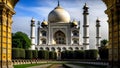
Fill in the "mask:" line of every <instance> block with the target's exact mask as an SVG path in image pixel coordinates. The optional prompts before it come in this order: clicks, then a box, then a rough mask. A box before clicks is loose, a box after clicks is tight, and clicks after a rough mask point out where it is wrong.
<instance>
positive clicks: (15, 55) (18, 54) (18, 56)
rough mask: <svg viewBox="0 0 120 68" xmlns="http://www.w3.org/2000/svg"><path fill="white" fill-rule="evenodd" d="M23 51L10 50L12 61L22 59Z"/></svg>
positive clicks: (18, 49)
mask: <svg viewBox="0 0 120 68" xmlns="http://www.w3.org/2000/svg"><path fill="white" fill-rule="evenodd" d="M24 58H25V50H24V49H21V48H12V59H24Z"/></svg>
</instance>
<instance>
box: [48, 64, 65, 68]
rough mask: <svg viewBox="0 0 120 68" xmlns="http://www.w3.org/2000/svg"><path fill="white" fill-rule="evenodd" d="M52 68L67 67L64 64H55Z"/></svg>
mask: <svg viewBox="0 0 120 68" xmlns="http://www.w3.org/2000/svg"><path fill="white" fill-rule="evenodd" d="M50 68H65V67H63V66H62V64H54V65H52V66H51V67H50Z"/></svg>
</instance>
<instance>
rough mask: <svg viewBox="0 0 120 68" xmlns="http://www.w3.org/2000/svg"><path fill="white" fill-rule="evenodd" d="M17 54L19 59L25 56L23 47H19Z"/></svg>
mask: <svg viewBox="0 0 120 68" xmlns="http://www.w3.org/2000/svg"><path fill="white" fill-rule="evenodd" d="M19 54H20V55H19V56H20V59H24V58H25V50H24V49H19Z"/></svg>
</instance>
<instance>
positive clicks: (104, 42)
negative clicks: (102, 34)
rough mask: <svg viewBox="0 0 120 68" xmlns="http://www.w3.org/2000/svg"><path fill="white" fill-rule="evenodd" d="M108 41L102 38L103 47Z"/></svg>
mask: <svg viewBox="0 0 120 68" xmlns="http://www.w3.org/2000/svg"><path fill="white" fill-rule="evenodd" d="M107 43H108V40H107V39H103V40H101V47H104V46H105V45H106V44H107Z"/></svg>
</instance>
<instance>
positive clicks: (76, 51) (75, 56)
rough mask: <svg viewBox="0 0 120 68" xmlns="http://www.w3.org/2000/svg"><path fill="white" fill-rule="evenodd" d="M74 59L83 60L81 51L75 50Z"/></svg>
mask: <svg viewBox="0 0 120 68" xmlns="http://www.w3.org/2000/svg"><path fill="white" fill-rule="evenodd" d="M74 59H84V51H83V50H75V51H74Z"/></svg>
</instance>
